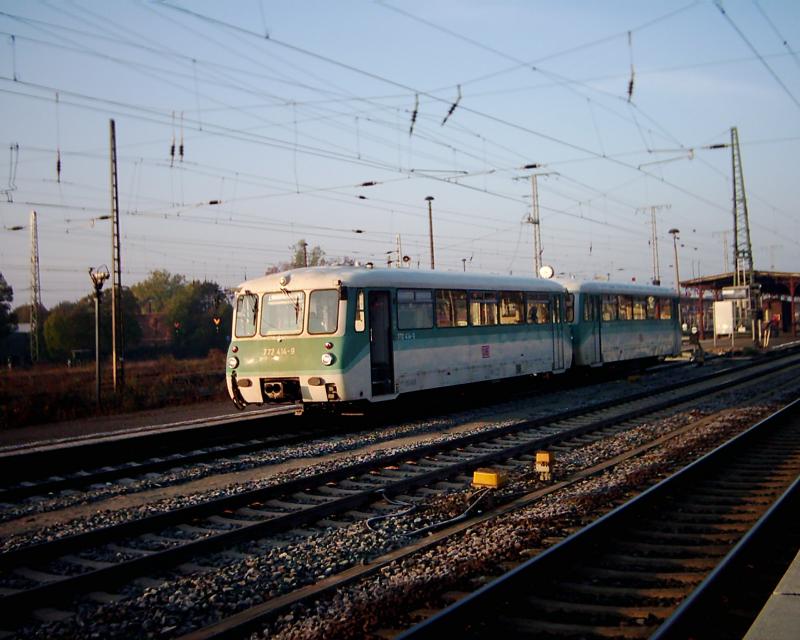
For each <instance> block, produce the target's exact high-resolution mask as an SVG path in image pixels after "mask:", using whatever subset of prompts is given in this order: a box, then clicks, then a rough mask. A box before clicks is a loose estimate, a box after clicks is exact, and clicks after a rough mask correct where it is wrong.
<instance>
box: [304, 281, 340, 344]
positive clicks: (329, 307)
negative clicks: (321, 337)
mask: <svg viewBox="0 0 800 640" xmlns="http://www.w3.org/2000/svg"><path fill="white" fill-rule="evenodd" d="M338 324H339V292H338V291H337V290H336V289H321V290H319V291H312V292H311V295H310V296H309V302H308V332H309V333H335V332H336V329H337V328H338Z"/></svg>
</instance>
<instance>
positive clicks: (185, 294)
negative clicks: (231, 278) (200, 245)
mask: <svg viewBox="0 0 800 640" xmlns="http://www.w3.org/2000/svg"><path fill="white" fill-rule="evenodd" d="M164 313H165V315H166V316H167V319H168V321H169V322H170V323H171V324H172V326H173V329H174V331H173V345H174V347H175V351H176V352H177V353H178V354H179V355H186V356H204V355H205V354H207V353H208V351H209V349H214V348H216V349H225V348H226V347H227V344H228V336H229V335H230V330H231V315H232V309H231V306H230V304H228V301H227V298H226V297H225V293H224V292H223V291H222V289H221V288H220V286H219V285H218V284H217V283H216V282H200V281H198V280H194V281H192V282H190V283H189V284H187V285H186V286H184V287H182V288H181V289H180V290H179V291H178V292H177V293H176V294H175V295H174V296H173V297H172V298H171V299H170V300H169V302H168V303H167V305H166V307H165V309H164ZM215 319H216V321H215Z"/></svg>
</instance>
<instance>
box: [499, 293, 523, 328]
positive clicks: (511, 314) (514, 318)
mask: <svg viewBox="0 0 800 640" xmlns="http://www.w3.org/2000/svg"><path fill="white" fill-rule="evenodd" d="M523 322H525V299H524V297H523V295H522V291H502V292H501V293H500V324H522V323H523Z"/></svg>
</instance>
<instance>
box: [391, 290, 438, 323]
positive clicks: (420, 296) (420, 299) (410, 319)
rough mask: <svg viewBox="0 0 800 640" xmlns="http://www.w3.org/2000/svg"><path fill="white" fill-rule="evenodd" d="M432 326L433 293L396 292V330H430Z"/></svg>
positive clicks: (421, 291) (420, 291)
mask: <svg viewBox="0 0 800 640" xmlns="http://www.w3.org/2000/svg"><path fill="white" fill-rule="evenodd" d="M432 326H433V291H431V290H430V289H398V290H397V328H398V329H430V328H431V327H432Z"/></svg>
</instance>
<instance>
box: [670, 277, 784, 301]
mask: <svg viewBox="0 0 800 640" xmlns="http://www.w3.org/2000/svg"><path fill="white" fill-rule="evenodd" d="M733 276H734V274H733V272H732V271H731V272H729V273H720V274H717V275H713V276H702V277H700V278H692V279H691V280H681V286H682V287H683V288H685V289H703V290H704V291H721V290H722V289H723V288H724V287H731V286H733ZM753 277H754V279H755V281H756V283H757V284H760V285H761V293H762V295H765V294H766V295H772V296H789V295H792V294H794V295H795V296H797V295H798V294H800V291H798V289H800V272H796V271H795V272H791V271H754V272H753Z"/></svg>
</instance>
